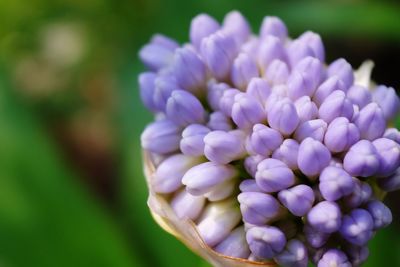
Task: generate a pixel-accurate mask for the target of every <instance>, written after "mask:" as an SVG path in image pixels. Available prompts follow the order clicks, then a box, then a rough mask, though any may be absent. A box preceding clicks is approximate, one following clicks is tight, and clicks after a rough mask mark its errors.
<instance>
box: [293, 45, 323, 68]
mask: <svg viewBox="0 0 400 267" xmlns="http://www.w3.org/2000/svg"><path fill="white" fill-rule="evenodd" d="M288 57H289V63H290V67H292V68H294V67H295V66H296V65H297V63H299V62H300V61H301V60H302V59H304V58H306V57H316V56H315V53H314V51H313V50H312V49H311V47H309V46H308V44H307V43H306V41H305V40H300V39H296V40H294V41H292V42H291V43H290V44H289V46H288Z"/></svg>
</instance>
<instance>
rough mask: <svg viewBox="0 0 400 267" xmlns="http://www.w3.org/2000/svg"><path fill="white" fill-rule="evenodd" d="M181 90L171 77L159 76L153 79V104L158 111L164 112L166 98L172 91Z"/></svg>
mask: <svg viewBox="0 0 400 267" xmlns="http://www.w3.org/2000/svg"><path fill="white" fill-rule="evenodd" d="M176 90H181V89H180V88H179V87H178V85H177V84H176V79H175V77H173V76H169V75H161V76H158V77H157V78H156V79H155V89H154V96H153V102H154V106H155V107H156V108H157V109H158V110H159V111H165V108H166V105H167V101H168V98H169V97H170V96H171V94H172V92H173V91H176Z"/></svg>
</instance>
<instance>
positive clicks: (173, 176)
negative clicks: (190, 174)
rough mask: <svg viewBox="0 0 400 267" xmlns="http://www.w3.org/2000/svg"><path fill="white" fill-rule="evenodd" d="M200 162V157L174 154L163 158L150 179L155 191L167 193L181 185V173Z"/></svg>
mask: <svg viewBox="0 0 400 267" xmlns="http://www.w3.org/2000/svg"><path fill="white" fill-rule="evenodd" d="M200 162H201V159H200V158H195V157H189V156H185V155H182V154H175V155H172V156H170V157H169V158H167V159H165V160H164V161H163V162H161V164H160V165H159V166H158V168H157V170H156V172H155V174H154V177H153V179H152V186H153V188H154V191H156V192H157V193H162V194H168V193H172V192H174V191H176V190H177V189H179V188H180V187H181V186H182V177H183V175H184V174H185V173H186V172H187V171H188V170H189V169H190V168H192V167H193V166H195V165H197V164H198V163H200Z"/></svg>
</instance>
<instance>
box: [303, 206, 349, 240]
mask: <svg viewBox="0 0 400 267" xmlns="http://www.w3.org/2000/svg"><path fill="white" fill-rule="evenodd" d="M341 221H342V213H341V212H340V209H339V206H338V205H337V204H336V203H335V202H330V201H322V202H319V203H318V204H317V205H315V206H314V207H313V208H312V209H311V210H310V212H309V213H308V214H307V222H308V224H309V225H310V226H311V227H313V228H314V229H316V230H317V231H319V232H322V233H327V234H330V233H333V232H336V231H337V230H338V229H339V227H340V225H341Z"/></svg>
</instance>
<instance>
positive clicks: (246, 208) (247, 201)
mask: <svg viewBox="0 0 400 267" xmlns="http://www.w3.org/2000/svg"><path fill="white" fill-rule="evenodd" d="M238 201H239V203H240V210H241V212H242V216H243V220H244V221H245V222H247V223H251V224H254V225H265V224H267V223H270V222H271V221H274V220H276V219H278V218H279V216H280V215H281V214H282V212H283V210H282V207H281V205H280V204H279V202H278V201H277V200H276V199H275V198H274V197H273V196H271V195H269V194H265V193H261V192H242V193H240V194H239V196H238Z"/></svg>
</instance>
